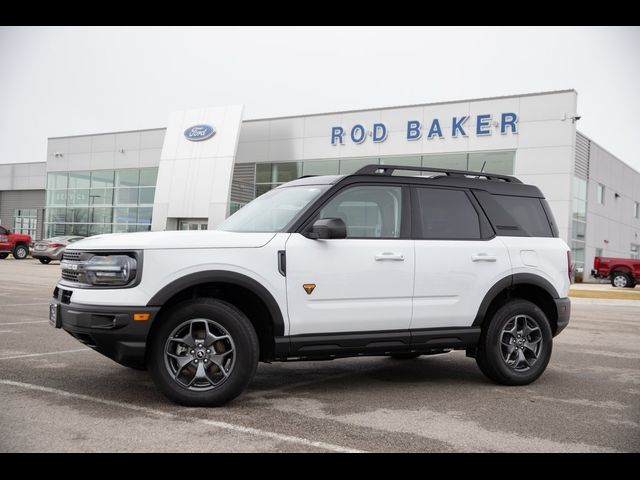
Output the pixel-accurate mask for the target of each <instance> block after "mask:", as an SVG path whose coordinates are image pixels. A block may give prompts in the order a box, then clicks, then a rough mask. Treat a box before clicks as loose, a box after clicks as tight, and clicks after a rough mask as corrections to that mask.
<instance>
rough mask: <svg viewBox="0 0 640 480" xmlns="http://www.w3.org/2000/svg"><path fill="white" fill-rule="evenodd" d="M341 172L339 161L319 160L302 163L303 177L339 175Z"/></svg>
mask: <svg viewBox="0 0 640 480" xmlns="http://www.w3.org/2000/svg"><path fill="white" fill-rule="evenodd" d="M339 171H340V163H339V161H338V160H318V161H311V162H303V163H302V175H337V174H338V172H339Z"/></svg>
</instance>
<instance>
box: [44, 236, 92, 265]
mask: <svg viewBox="0 0 640 480" xmlns="http://www.w3.org/2000/svg"><path fill="white" fill-rule="evenodd" d="M83 238H85V237H79V236H77V235H67V236H64V237H52V238H46V239H44V240H39V241H37V242H35V243H34V244H33V251H32V252H31V256H32V257H33V258H37V259H38V260H40V263H44V264H45V265H46V264H47V263H50V262H51V260H60V259H61V258H62V254H63V253H64V249H65V248H66V247H67V245H69V244H70V243H73V242H77V241H78V240H82V239H83Z"/></svg>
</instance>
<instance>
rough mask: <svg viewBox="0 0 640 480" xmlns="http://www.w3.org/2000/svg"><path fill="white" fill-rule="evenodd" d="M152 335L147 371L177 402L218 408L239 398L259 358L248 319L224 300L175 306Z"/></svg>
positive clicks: (195, 300)
mask: <svg viewBox="0 0 640 480" xmlns="http://www.w3.org/2000/svg"><path fill="white" fill-rule="evenodd" d="M161 322H162V323H161V324H159V325H158V328H157V329H156V330H154V331H153V332H152V336H151V339H150V341H149V343H150V345H149V347H150V350H149V357H148V358H147V366H148V368H149V371H150V372H151V376H152V378H153V380H154V381H155V383H156V385H157V386H158V388H159V389H160V390H161V391H162V392H163V393H164V394H165V395H166V396H167V397H168V398H170V399H171V400H173V401H174V402H177V403H180V404H183V405H189V406H203V407H215V406H219V405H222V404H224V403H226V402H228V401H230V400H232V399H233V398H235V397H237V396H238V395H240V394H241V393H242V392H243V391H244V389H245V388H246V387H247V385H248V384H249V382H250V381H251V379H252V378H253V375H254V374H255V371H256V367H257V364H258V357H259V344H258V338H257V335H256V332H255V330H254V328H253V326H252V325H251V322H250V321H249V319H248V318H247V317H246V316H245V315H244V313H242V312H241V311H240V310H238V309H237V308H236V307H234V306H233V305H231V304H229V303H227V302H224V301H222V300H217V299H211V298H198V299H194V300H188V301H185V302H182V303H180V304H178V305H176V306H175V307H174V308H172V309H171V310H170V311H169V312H167V314H166V315H164V316H163V317H162V320H161Z"/></svg>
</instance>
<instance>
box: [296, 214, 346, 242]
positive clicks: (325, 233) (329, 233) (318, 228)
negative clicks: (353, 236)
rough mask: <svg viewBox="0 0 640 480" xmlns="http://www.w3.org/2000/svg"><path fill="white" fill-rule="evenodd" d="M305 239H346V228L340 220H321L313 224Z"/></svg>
mask: <svg viewBox="0 0 640 480" xmlns="http://www.w3.org/2000/svg"><path fill="white" fill-rule="evenodd" d="M305 237H307V238H311V239H313V240H326V239H330V238H347V226H346V225H345V223H344V221H343V220H342V219H341V218H321V219H320V220H316V221H315V222H314V224H313V226H312V227H311V231H310V232H307V233H306V234H305Z"/></svg>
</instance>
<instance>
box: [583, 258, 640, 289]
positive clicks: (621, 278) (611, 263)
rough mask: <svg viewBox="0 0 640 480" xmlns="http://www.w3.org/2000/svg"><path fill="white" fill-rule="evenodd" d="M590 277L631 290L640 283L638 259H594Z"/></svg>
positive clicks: (639, 260)
mask: <svg viewBox="0 0 640 480" xmlns="http://www.w3.org/2000/svg"><path fill="white" fill-rule="evenodd" d="M591 276H592V277H594V278H606V279H608V280H609V281H611V285H613V286H614V287H626V288H633V287H635V286H636V284H637V283H638V282H640V259H633V258H615V257H595V258H594V259H593V270H591Z"/></svg>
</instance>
